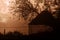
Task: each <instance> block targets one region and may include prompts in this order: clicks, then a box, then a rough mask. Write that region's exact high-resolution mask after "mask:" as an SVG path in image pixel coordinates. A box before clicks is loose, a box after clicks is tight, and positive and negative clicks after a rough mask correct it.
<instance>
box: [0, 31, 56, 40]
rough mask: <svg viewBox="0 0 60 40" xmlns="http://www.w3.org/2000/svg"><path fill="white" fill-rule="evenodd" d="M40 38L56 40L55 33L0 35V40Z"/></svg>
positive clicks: (36, 39)
mask: <svg viewBox="0 0 60 40" xmlns="http://www.w3.org/2000/svg"><path fill="white" fill-rule="evenodd" d="M41 38H56V32H50V33H49V32H44V33H36V34H31V35H28V36H27V35H22V34H20V33H19V32H16V31H15V32H13V33H12V32H9V33H7V34H4V35H3V34H1V33H0V40H34V39H35V40H39V39H41Z"/></svg>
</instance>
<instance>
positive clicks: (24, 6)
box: [13, 0, 39, 20]
mask: <svg viewBox="0 0 60 40" xmlns="http://www.w3.org/2000/svg"><path fill="white" fill-rule="evenodd" d="M37 2H38V3H39V1H37ZM38 3H37V5H36V7H35V8H34V7H33V4H32V3H30V1H28V0H25V1H24V0H16V10H14V12H15V13H14V14H13V15H15V14H16V13H17V14H19V15H18V19H19V20H20V16H22V17H23V18H24V19H25V20H27V19H28V16H29V14H30V13H32V12H35V13H37V14H39V13H38V10H37V9H36V8H37V6H38ZM33 15H34V14H32V16H33ZM32 16H31V18H32Z"/></svg>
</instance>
